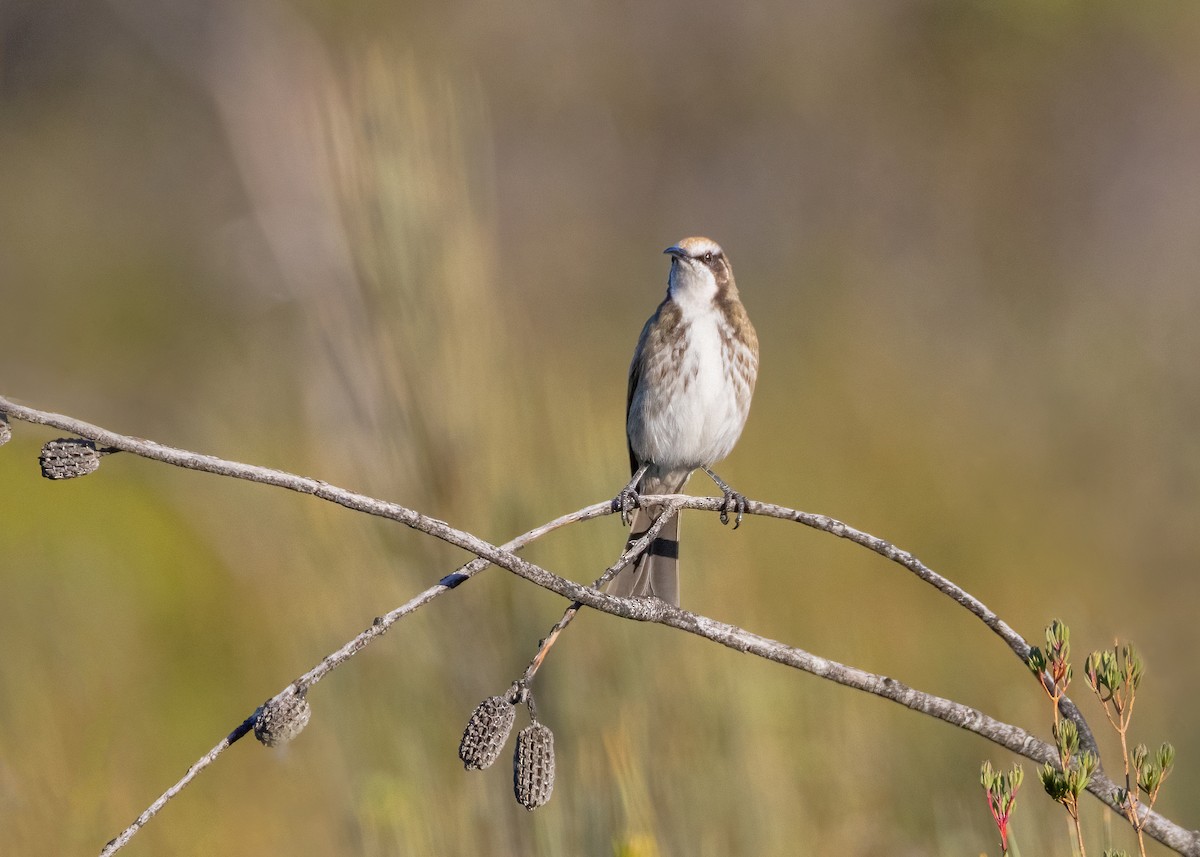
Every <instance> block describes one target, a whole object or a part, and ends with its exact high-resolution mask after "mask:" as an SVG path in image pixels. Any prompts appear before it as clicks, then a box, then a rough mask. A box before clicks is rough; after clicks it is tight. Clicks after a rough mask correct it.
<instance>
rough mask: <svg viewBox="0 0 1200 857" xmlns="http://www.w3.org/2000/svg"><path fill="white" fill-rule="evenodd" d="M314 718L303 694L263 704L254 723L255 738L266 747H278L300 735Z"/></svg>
mask: <svg viewBox="0 0 1200 857" xmlns="http://www.w3.org/2000/svg"><path fill="white" fill-rule="evenodd" d="M310 717H312V708H310V707H309V704H308V700H307V699H305V698H304V694H303V693H293V694H291V695H289V696H285V697H283V698H282V699H272V700H268V701H267V702H265V703H263V707H262V709H261V710H259V712H258V717H257V719H255V721H254V737H255V738H257V739H258V740H259V741H260V742H261V743H262V744H263V746H265V747H278V746H280V745H281V744H286V743H288V742H289V741H291V740H292V739H293V738H295V737H296V736H297V735H299V734H300V733H301V732H302V731H303V730H304V727H305V726H307V725H308V720H309V718H310Z"/></svg>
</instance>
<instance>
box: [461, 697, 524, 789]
mask: <svg viewBox="0 0 1200 857" xmlns="http://www.w3.org/2000/svg"><path fill="white" fill-rule="evenodd" d="M515 716H516V709H515V708H514V707H513V704H512V703H511V702H509V701H508V700H507V699H505V698H504V697H503V696H489V697H488V698H487V699H485V700H484V701H483V702H481V703H479V705H477V706H475V712H474V713H473V714H472V715H471V719H470V720H468V721H467V728H466V729H464V730H463V736H462V742H461V743H460V744H459V745H458V758H460V759H462V762H463V765H465V766H466V768H467V770H468V771H482V770H483V769H484V768H490V767H491V765H492V763H493V762H495V761H496V760H497V759H498V758H500V751H501V750H503V749H504V744H505V742H507V741H508V733H509V732H511V731H512V726H513V718H514V717H515Z"/></svg>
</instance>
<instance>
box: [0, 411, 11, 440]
mask: <svg viewBox="0 0 1200 857" xmlns="http://www.w3.org/2000/svg"><path fill="white" fill-rule="evenodd" d="M10 440H12V429H11V428H10V427H9V425H8V417H7V416H5V415H4V414H0V446H4V444H6V443H8V442H9V441H10Z"/></svg>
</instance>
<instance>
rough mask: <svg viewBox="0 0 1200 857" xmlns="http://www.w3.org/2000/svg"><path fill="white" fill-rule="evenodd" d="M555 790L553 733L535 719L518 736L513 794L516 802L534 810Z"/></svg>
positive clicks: (548, 798)
mask: <svg viewBox="0 0 1200 857" xmlns="http://www.w3.org/2000/svg"><path fill="white" fill-rule="evenodd" d="M553 791H554V733H553V732H551V731H550V730H549V728H547V727H545V726H543V725H542V724H541V723H538V722H537V721H536V720H535V721H533V723H531V724H529V725H528V726H526V727H525V728H524V729H522V730H521V731H520V733H519V734H518V735H517V751H516V753H514V754H513V792H514V793H515V794H516V796H517V803H519V804H520V805H521V806H523V807H525V808H526V809H528V810H530V811H532V810H535V809H537V808H538V807H539V806H542V805H543V804H544V803H546V801H548V800H550V793H551V792H553Z"/></svg>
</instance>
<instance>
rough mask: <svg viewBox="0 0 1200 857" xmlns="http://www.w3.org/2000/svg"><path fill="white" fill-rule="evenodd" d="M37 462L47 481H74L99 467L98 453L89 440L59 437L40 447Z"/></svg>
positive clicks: (94, 445)
mask: <svg viewBox="0 0 1200 857" xmlns="http://www.w3.org/2000/svg"><path fill="white" fill-rule="evenodd" d="M38 462H39V463H40V464H41V465H42V476H44V477H46V478H47V479H74V478H75V477H76V476H87V475H88V474H89V473H93V472H95V470H96V468H98V467H99V466H100V453H99V452H98V451H97V450H96V444H95V443H93V442H92V441H90V440H84V439H83V438H79V437H60V438H59V439H58V440H52V441H49V442H48V443H47V444H46V445H45V446H43V447H42V454H41V457H40V458H38Z"/></svg>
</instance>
